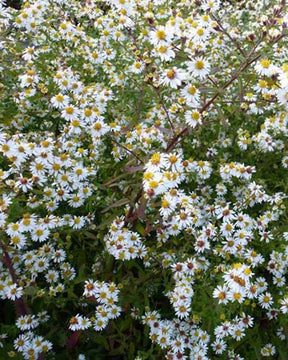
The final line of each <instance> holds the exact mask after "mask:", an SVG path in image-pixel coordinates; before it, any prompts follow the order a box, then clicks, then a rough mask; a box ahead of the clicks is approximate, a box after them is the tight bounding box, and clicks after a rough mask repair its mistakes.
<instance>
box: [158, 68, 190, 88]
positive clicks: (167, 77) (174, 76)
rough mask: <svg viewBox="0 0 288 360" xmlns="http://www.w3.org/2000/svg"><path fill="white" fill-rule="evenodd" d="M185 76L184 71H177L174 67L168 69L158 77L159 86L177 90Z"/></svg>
mask: <svg viewBox="0 0 288 360" xmlns="http://www.w3.org/2000/svg"><path fill="white" fill-rule="evenodd" d="M185 77H186V74H185V72H184V70H182V69H177V68H176V67H175V66H174V67H173V68H170V69H166V70H164V72H163V73H162V75H161V77H160V84H163V85H166V86H170V87H171V88H172V89H177V87H178V86H180V85H181V83H182V80H184V79H185Z"/></svg>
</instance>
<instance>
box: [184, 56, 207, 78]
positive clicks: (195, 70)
mask: <svg viewBox="0 0 288 360" xmlns="http://www.w3.org/2000/svg"><path fill="white" fill-rule="evenodd" d="M187 66H188V71H189V72H190V73H191V74H192V75H193V76H196V77H199V78H200V79H204V78H205V76H207V75H208V74H209V72H210V64H209V62H208V61H207V60H206V59H204V58H203V57H198V58H196V59H194V60H193V61H188V62H187Z"/></svg>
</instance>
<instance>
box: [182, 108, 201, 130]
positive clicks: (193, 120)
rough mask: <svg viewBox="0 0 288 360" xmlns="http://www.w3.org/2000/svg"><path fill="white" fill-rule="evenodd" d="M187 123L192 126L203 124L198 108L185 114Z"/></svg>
mask: <svg viewBox="0 0 288 360" xmlns="http://www.w3.org/2000/svg"><path fill="white" fill-rule="evenodd" d="M185 121H186V123H187V124H188V125H189V126H191V127H192V128H194V127H196V126H197V125H201V124H202V119H201V114H200V112H199V111H198V110H192V111H187V112H186V114H185Z"/></svg>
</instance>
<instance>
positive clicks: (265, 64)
mask: <svg viewBox="0 0 288 360" xmlns="http://www.w3.org/2000/svg"><path fill="white" fill-rule="evenodd" d="M255 70H256V72H257V74H259V75H262V76H263V75H264V76H271V75H274V74H276V73H277V71H278V70H277V67H276V66H275V65H272V64H271V61H270V60H269V59H261V60H260V61H258V62H257V64H256V65H255Z"/></svg>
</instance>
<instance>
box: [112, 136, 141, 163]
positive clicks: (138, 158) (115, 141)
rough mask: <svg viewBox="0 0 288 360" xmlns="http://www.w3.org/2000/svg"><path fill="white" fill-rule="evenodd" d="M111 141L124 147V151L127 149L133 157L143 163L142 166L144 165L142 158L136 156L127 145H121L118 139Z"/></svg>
mask: <svg viewBox="0 0 288 360" xmlns="http://www.w3.org/2000/svg"><path fill="white" fill-rule="evenodd" d="M111 140H112V141H113V142H114V143H115V144H117V145H118V146H120V147H122V148H123V149H125V150H126V151H128V152H129V153H130V154H131V155H133V156H134V157H135V158H136V159H137V160H138V161H140V162H141V164H144V162H143V160H141V159H140V157H139V156H138V155H136V154H135V153H134V152H133V151H132V150H130V149H128V148H127V147H126V146H125V145H123V144H120V143H119V142H118V141H117V140H116V139H114V138H111Z"/></svg>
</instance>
